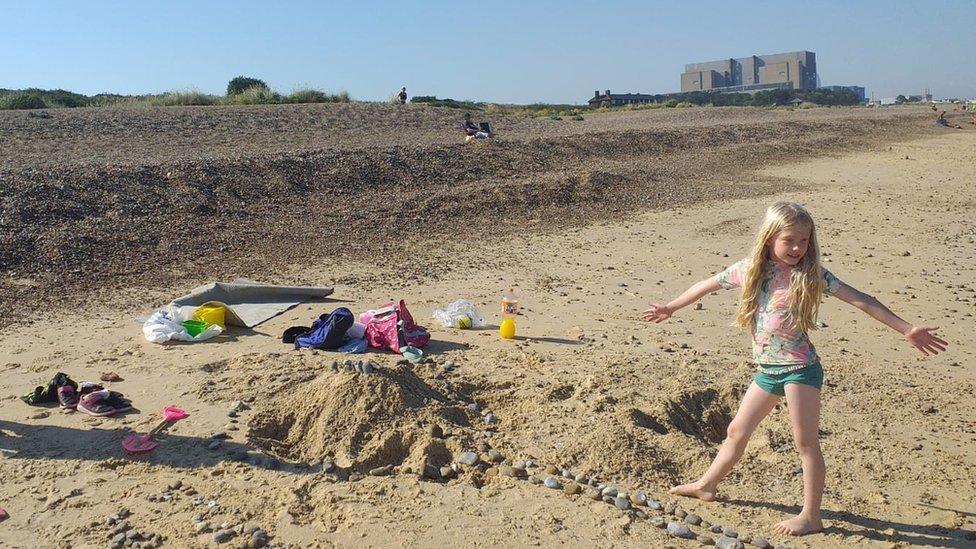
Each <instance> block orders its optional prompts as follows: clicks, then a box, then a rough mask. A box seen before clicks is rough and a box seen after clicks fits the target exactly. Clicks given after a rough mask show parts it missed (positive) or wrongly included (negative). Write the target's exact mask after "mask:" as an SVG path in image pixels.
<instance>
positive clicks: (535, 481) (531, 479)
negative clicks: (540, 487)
mask: <svg viewBox="0 0 976 549" xmlns="http://www.w3.org/2000/svg"><path fill="white" fill-rule="evenodd" d="M529 482H531V483H532V484H542V479H541V478H539V477H537V476H535V475H532V476H530V477H529Z"/></svg>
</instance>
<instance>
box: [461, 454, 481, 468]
mask: <svg viewBox="0 0 976 549" xmlns="http://www.w3.org/2000/svg"><path fill="white" fill-rule="evenodd" d="M478 461H479V459H478V454H476V453H474V452H461V455H460V456H459V457H458V463H460V464H462V465H475V464H477V463H478Z"/></svg>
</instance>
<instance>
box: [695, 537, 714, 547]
mask: <svg viewBox="0 0 976 549" xmlns="http://www.w3.org/2000/svg"><path fill="white" fill-rule="evenodd" d="M698 543H700V544H702V545H715V540H713V539H712V538H710V537H708V536H698Z"/></svg>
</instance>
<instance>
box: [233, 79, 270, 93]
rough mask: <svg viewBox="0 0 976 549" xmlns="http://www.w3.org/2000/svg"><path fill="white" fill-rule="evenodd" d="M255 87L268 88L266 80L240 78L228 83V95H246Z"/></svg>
mask: <svg viewBox="0 0 976 549" xmlns="http://www.w3.org/2000/svg"><path fill="white" fill-rule="evenodd" d="M255 86H260V87H262V88H267V87H268V85H267V84H265V82H264V80H261V79H258V78H251V77H250V76H238V77H237V78H234V79H233V80H231V81H230V82H228V83H227V95H237V94H239V93H244V92H245V91H247V90H249V89H251V88H253V87H255Z"/></svg>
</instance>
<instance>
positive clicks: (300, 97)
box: [281, 88, 400, 103]
mask: <svg viewBox="0 0 976 549" xmlns="http://www.w3.org/2000/svg"><path fill="white" fill-rule="evenodd" d="M394 99H396V102H397V103H399V102H400V100H399V99H398V98H396V97H394ZM281 102H282V103H348V102H349V94H348V93H346V92H339V93H335V94H330V93H325V92H323V91H319V90H315V89H311V88H308V89H304V90H296V91H293V92H291V93H290V94H288V95H287V96H285V97H284V98H282V99H281Z"/></svg>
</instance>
